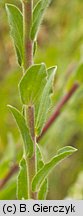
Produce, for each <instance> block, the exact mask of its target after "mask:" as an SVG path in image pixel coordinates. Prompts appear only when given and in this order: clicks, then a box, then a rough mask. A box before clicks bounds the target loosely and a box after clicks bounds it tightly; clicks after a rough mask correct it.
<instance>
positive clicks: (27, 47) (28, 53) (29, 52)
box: [22, 0, 33, 70]
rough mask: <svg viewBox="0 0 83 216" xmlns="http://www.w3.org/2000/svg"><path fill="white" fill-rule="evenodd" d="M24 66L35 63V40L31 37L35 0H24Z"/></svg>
mask: <svg viewBox="0 0 83 216" xmlns="http://www.w3.org/2000/svg"><path fill="white" fill-rule="evenodd" d="M22 5H23V34H24V36H23V38H24V68H25V70H26V69H27V68H28V67H29V66H31V65H32V64H33V42H32V40H31V39H30V30H31V24H32V10H33V0H23V3H22Z"/></svg>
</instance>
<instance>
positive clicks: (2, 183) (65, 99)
mask: <svg viewBox="0 0 83 216" xmlns="http://www.w3.org/2000/svg"><path fill="white" fill-rule="evenodd" d="M78 87H79V85H78V84H77V83H74V85H73V86H72V88H71V89H70V91H69V92H68V93H67V94H66V95H64V96H63V98H62V99H61V100H60V101H59V103H58V104H57V106H56V109H55V112H54V113H55V114H53V115H52V116H54V118H53V117H52V116H51V117H50V119H51V120H48V121H47V122H46V124H45V126H44V128H43V130H42V133H41V135H40V136H39V137H37V142H38V141H40V139H41V138H42V137H43V135H44V134H45V133H46V132H47V131H48V129H49V128H50V126H51V125H52V124H53V122H54V121H55V120H56V119H57V117H58V116H59V115H60V113H61V110H62V108H63V106H64V105H65V104H66V103H67V102H68V101H69V99H70V98H71V97H72V95H73V94H74V93H75V92H76V90H77V89H78ZM58 108H59V111H58ZM52 119H53V120H52ZM48 122H50V124H48ZM32 160H33V158H32ZM18 170H19V167H18V165H14V166H13V167H12V168H11V170H10V171H9V173H8V174H7V175H6V176H5V177H4V179H2V180H1V181H0V190H1V189H2V188H3V187H4V186H5V184H6V183H7V182H8V181H9V179H10V178H11V177H12V176H13V175H14V174H15V173H16V172H17V171H18ZM36 197H37V196H36Z"/></svg>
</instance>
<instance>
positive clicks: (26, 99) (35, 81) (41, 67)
mask: <svg viewBox="0 0 83 216" xmlns="http://www.w3.org/2000/svg"><path fill="white" fill-rule="evenodd" d="M45 83H46V67H45V64H43V63H42V64H37V65H33V66H31V67H30V68H29V69H28V70H27V71H26V73H25V75H24V76H23V78H22V79H21V81H20V84H19V89H20V95H21V99H22V102H23V104H26V105H35V106H36V103H37V100H39V99H40V98H41V94H42V89H43V88H44V85H45Z"/></svg>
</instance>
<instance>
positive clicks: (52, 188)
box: [0, 0, 83, 200]
mask: <svg viewBox="0 0 83 216" xmlns="http://www.w3.org/2000/svg"><path fill="white" fill-rule="evenodd" d="M6 2H8V3H14V4H16V5H17V6H18V7H19V8H20V9H21V3H20V1H19V0H16V1H15V0H14V1H13V0H11V1H9V0H7V1H5V0H0V179H1V180H2V179H4V177H5V176H6V175H7V173H8V172H9V170H10V169H11V167H12V166H13V164H14V163H15V162H17V163H18V161H19V160H20V158H21V155H22V140H21V138H20V136H19V131H18V129H17V127H16V124H15V122H14V120H13V118H12V116H11V114H10V113H9V110H8V108H7V106H6V105H7V104H11V105H13V106H15V107H17V108H19V109H20V110H21V101H20V98H19V92H18V82H19V80H20V78H21V76H22V71H21V69H20V68H19V67H18V65H17V61H16V56H15V52H14V47H13V44H12V40H11V37H10V34H9V26H8V20H7V16H6V12H5V3H6ZM34 2H37V1H34ZM40 62H45V63H46V65H47V67H50V66H52V65H57V66H58V69H57V74H56V78H55V83H54V94H53V97H52V105H53V106H52V107H53V109H54V107H56V105H57V103H58V101H59V100H60V99H61V98H62V96H63V95H64V94H65V93H66V92H67V91H69V89H70V88H71V86H72V85H73V83H74V82H75V81H78V82H79V83H80V86H79V89H78V90H77V91H76V93H75V94H74V95H73V96H72V98H71V99H70V100H69V102H68V103H67V104H66V105H65V106H64V108H63V110H62V112H61V114H60V115H59V117H58V118H57V120H56V121H55V123H54V124H53V125H52V127H51V128H50V129H49V130H48V132H47V133H46V135H45V136H44V137H43V138H42V139H41V141H40V147H41V150H42V154H43V157H44V158H45V161H48V160H49V159H50V158H51V157H52V156H53V155H55V154H56V151H57V150H58V149H59V148H61V147H63V146H66V145H72V146H74V147H76V148H77V149H78V151H77V152H76V153H75V154H74V155H72V156H71V157H69V158H68V159H66V160H64V162H63V163H61V164H60V165H59V166H57V167H56V168H55V169H54V170H53V172H52V173H51V174H50V176H49V192H48V197H47V199H50V200H51V199H55V200H56V199H68V198H72V199H83V0H70V1H69V0H53V1H52V3H51V5H50V7H49V8H48V10H47V12H46V14H45V16H44V20H43V23H42V25H41V29H40V32H39V35H38V47H37V52H36V56H35V63H40ZM51 112H52V111H50V113H49V115H50V114H51ZM16 177H17V173H16V174H14V175H13V176H12V178H11V179H10V180H9V181H8V182H7V183H6V184H5V186H4V187H3V188H2V189H0V199H16ZM1 180H0V181H1Z"/></svg>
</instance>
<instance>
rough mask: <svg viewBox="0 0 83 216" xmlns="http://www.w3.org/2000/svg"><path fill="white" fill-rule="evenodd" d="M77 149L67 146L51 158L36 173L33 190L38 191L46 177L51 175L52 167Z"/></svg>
mask: <svg viewBox="0 0 83 216" xmlns="http://www.w3.org/2000/svg"><path fill="white" fill-rule="evenodd" d="M76 150H77V149H75V148H73V147H70V146H67V147H66V148H65V147H64V149H62V150H61V153H60V154H57V155H56V156H55V157H54V158H52V159H51V161H50V162H48V163H46V164H45V165H44V166H43V167H42V168H41V170H40V171H39V172H38V173H37V174H36V176H35V177H34V178H33V182H32V190H33V191H38V190H39V188H40V186H41V184H42V183H43V181H44V180H45V178H46V177H47V176H48V175H49V173H50V172H51V171H52V169H53V168H54V167H55V166H56V165H57V164H58V163H59V162H61V161H62V160H63V159H64V158H66V157H67V156H69V155H71V154H72V153H74V152H75V151H76Z"/></svg>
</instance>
